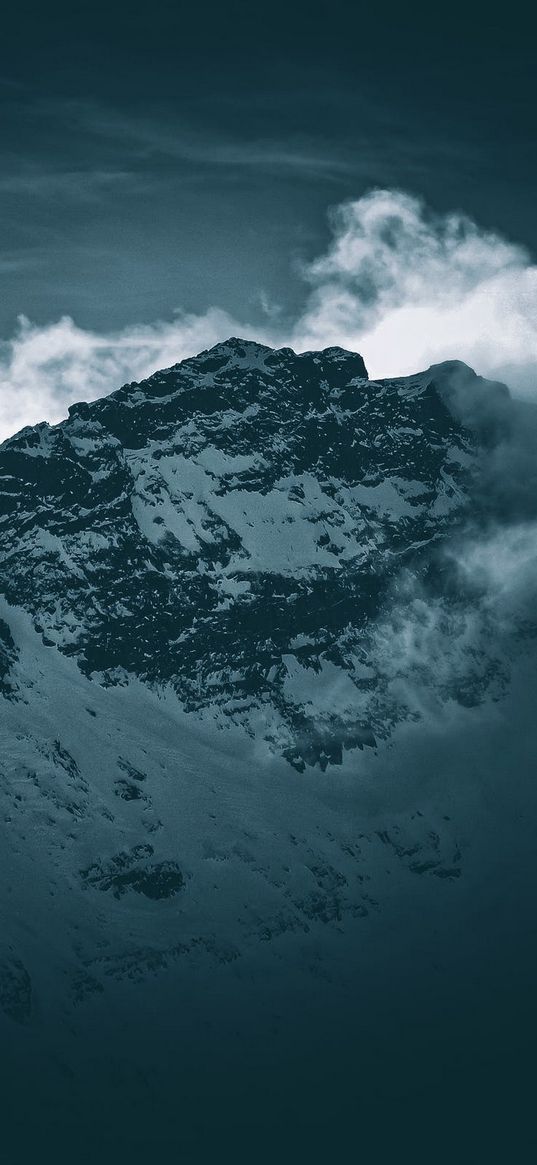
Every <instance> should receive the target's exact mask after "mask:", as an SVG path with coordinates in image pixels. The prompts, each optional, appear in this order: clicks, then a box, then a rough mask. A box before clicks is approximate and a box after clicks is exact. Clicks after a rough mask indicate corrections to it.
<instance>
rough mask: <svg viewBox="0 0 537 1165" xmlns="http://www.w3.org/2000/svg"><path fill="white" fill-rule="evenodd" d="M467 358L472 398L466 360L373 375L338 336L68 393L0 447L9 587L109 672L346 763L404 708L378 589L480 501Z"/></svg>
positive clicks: (1, 558)
mask: <svg viewBox="0 0 537 1165" xmlns="http://www.w3.org/2000/svg"><path fill="white" fill-rule="evenodd" d="M461 369H463V372H464V375H463V376H462V381H463V382H464V383H463V389H464V392H465V393H466V397H465V399H467V398H468V393H470V395H471V392H472V391H473V387H476V386H478V385H479V386H480V391H481V392H482V391H483V388H482V385H483V384H484V382H482V381H480V380H479V378H477V377H475V376H474V374H473V373H471V371H470V370H469V369H465V368H464V366H461V365H454V366H453V367H452V366H450V365H446V366H439V367H438V368H435V369H432V370H430V371H429V373H421V374H419V375H416V376H414V377H407V378H403V379H398V380H386V381H380V382H374V381H370V380H368V379H367V372H366V369H365V365H364V362H363V360H362V358H361V357H360V356H358V355H356V354H354V353H350V352H345V351H343V350H342V349H339V348H328V349H326V350H325V351H323V352H316V353H306V354H304V355H299V356H297V355H295V353H294V352H293V351H292V350H291V349H288V348H284V349H281V350H279V351H274V350H272V349H270V348H266V347H263V346H261V345H258V344H254V343H251V342H245V341H240V340H230V341H228V342H227V343H225V344H219V345H217V346H216V347H215V348H213V349H211V350H210V351H208V352H203V353H201V355H200V356H198V357H196V358H194V359H191V360H186V361H184V362H183V363H182V364H178V365H175V366H174V367H173V368H170V369H167V370H165V371H162V372H157V373H155V375H154V376H152V377H150V378H149V379H148V380H147V381H144V382H143V383H141V384H130V385H126V386H124V387H123V388H121V389H120V390H119V391H118V392H115V393H113V394H112V395H111V396H109V397H107V398H105V399H103V400H100V401H97V402H95V403H94V404H79V405H74V406H73V407H72V408H71V409H70V416H69V419H68V420H67V421H65V422H63V423H62V424H60V425H57V426H55V427H53V428H49V427H48V426H47V425H39V426H37V427H35V428H33V429H25V430H23V431H22V432H21V433H20V434H18V435H17V436H15V437H13V438H12V439H11V440H9V441H7V442H6V443H5V444H4V445H3V446H2V448H1V450H0V489H1V492H0V531H1V539H2V540H1V547H2V549H1V553H0V587H1V588H2V590H3V591H4V593H5V596H6V598H7V601H8V602H9V603H10V604H16V605H19V606H21V605H22V606H23V607H24V608H25V609H26V610H27V611H28V612H30V613H31V615H32V616H33V620H34V624H35V627H36V628H37V630H38V631H39V632H40V633H41V635H42V638H43V642H44V643H45V644H47V645H49V646H50V647H51V648H52V647H57V648H58V649H59V650H60V651H61V652H63V653H65V654H68V655H72V656H74V657H75V658H76V660H77V662H78V664H79V666H80V668H81V669H82V670H83V672H84V673H86V674H87V675H91V676H92V677H94V678H95V680H96V681H97V682H100V683H103V684H110V683H118V682H124V681H125V679H126V678H127V677H128V676H129V675H135V676H138V677H140V678H142V679H143V680H144V681H147V682H149V683H151V684H171V685H172V686H173V688H174V689H175V691H176V692H177V695H178V697H179V698H180V700H181V701H182V702H183V703H184V706H185V707H186V709H187V710H198V711H199V710H203V709H204V708H207V707H208V706H210V707H211V708H212V709H213V710H214V711H215V713H216V712H217V714H218V715H219V716H223V717H226V716H228V717H232V718H233V719H234V720H239V721H241V722H242V723H243V724H244V725H245V727H246V728H247V730H248V731H250V732H251V733H252V734H259V733H261V734H262V735H263V736H264V737H265V738H266V739H267V740H269V741H270V742H271V743H272V746H273V747H274V748H275V749H276V750H277V751H280V752H283V753H284V755H286V756H287V757H288V759H289V760H290V761H291V762H292V763H293V764H294V765H295V766H296V767H298V768H303V767H304V765H305V764H307V763H317V762H319V763H321V765H322V766H323V767H324V766H325V765H326V764H327V763H329V762H331V761H332V762H334V761H335V762H337V761H338V760H340V759H341V750H342V748H343V747H345V746H346V747H362V746H363V745H364V744H371V743H374V740H375V735H376V734H378V733H379V732H380V733H381V734H382V732H383V731H384V730H385V728H386V724H387V722H388V720H389V717H390V716H391V715H395V713H394V712H393V710H390V711H389V712H387V709H386V705H385V702H384V704H383V702H382V701H383V697H382V692H381V691H380V688H379V677H378V675H377V674H376V672H375V669H374V667H373V668H372V667H371V658H370V655H371V651H370V636H371V631H372V628H374V627H375V626H376V625H377V624H378V621H379V619H382V615H383V611H384V609H385V605H386V598H387V595H388V593H390V594H392V595H393V591H394V587H395V588H396V589H397V587H398V586H399V581H398V580H401V579H402V578H403V575H404V572H408V571H409V570H410V571H413V572H420V571H424V570H425V564H426V563H427V564H429V563H430V561H431V554H432V551H433V550H434V549H435V547H436V546H437V545H438V544H439V543H441V541H442V539H443V538H444V537H445V536H446V535H447V534H448V533H449V531H450V530H452V529H453V526H454V524H456V523H457V522H459V521H460V518H461V513H463V512H464V510H465V507H466V506H467V504H468V489H469V486H470V482H471V475H472V467H473V464H474V456H475V452H476V448H477V441H478V438H477V436H476V434H475V432H474V431H473V429H472V427H471V425H467V424H464V423H463V419H461V409H460V408H459V407H458V406H457V401H458V399H459V398H458V397H457V393H456V391H455V389H454V390H453V391H452V392H451V393H450V391H449V385H450V384H451V382H452V379H453V376H456V378H458V379H457V382H458V384H459V385H460V383H461V375H462V374H461ZM446 386H447V387H446ZM476 391H477V388H476ZM459 396H460V393H459ZM456 397H457V399H455V398H456ZM454 401H455V404H454V403H453V402H454ZM467 412H468V415H471V410H470V411H468V410H467ZM429 569H430V567H429ZM431 577H432V576H431ZM10 650H11V648H10V646H9V642H8V641H7V644H6V642H5V640H3V639H1V638H0V685H1V684H2V683H3V684H6V682H7V679H6V677H7V675H8V664H9V651H10ZM120 795H121V796H125V797H129V796H131V793H130V791H129V790H128V789H124V790H123V791H120ZM137 795H138V794H137V793H136V791H134V792H133V793H132V796H134V797H136V796H137Z"/></svg>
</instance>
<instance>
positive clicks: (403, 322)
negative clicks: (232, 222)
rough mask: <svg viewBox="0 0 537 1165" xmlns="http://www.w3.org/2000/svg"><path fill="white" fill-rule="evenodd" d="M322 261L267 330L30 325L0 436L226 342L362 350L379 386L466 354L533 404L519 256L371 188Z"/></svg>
mask: <svg viewBox="0 0 537 1165" xmlns="http://www.w3.org/2000/svg"><path fill="white" fill-rule="evenodd" d="M330 226H331V239H330V243H329V246H328V248H327V250H326V252H325V254H323V255H321V256H320V257H318V258H317V259H316V260H314V261H313V262H312V263H310V264H309V265H308V266H305V267H303V268H302V270H301V271H300V277H301V278H302V279H303V281H304V283H305V286H306V287H307V293H306V301H305V306H304V309H303V311H302V314H301V315H300V318H298V319H296V320H290V321H287V322H284V321H283V320H282V318H281V315H279V314H278V313H277V312H275V311H274V310H272V311H271V312H270V313H267V319H266V322H265V324H264V325H263V326H261V327H260V326H259V325H254V324H252V323H251V322H249V323H245V322H244V321H242V322H241V321H240V320H237V319H234V318H232V317H231V316H230V315H229V314H228V313H227V312H225V311H223V310H221V309H220V308H218V307H210V308H208V310H207V311H206V312H205V313H203V314H201V315H192V314H190V315H184V314H178V315H176V316H175V317H174V318H173V319H172V320H171V321H168V322H162V321H157V322H156V323H154V324H139V325H132V326H131V327H128V328H126V329H124V330H123V331H120V332H115V333H110V334H98V333H96V332H91V331H88V330H85V329H83V328H80V327H78V326H77V325H76V323H75V322H74V321H73V320H72V319H70V318H69V317H64V318H62V319H61V320H59V321H57V322H55V323H52V324H49V325H47V326H45V327H38V326H36V325H33V324H32V323H30V321H29V320H27V319H26V318H24V317H22V318H21V319H20V321H19V327H18V330H17V332H16V334H15V335H14V336H13V337H12V338H11V339H10V340H7V341H4V342H1V343H0V438H5V437H7V436H9V435H10V434H11V433H13V432H15V431H16V430H17V429H20V428H21V427H22V426H24V425H26V424H34V423H36V422H37V421H40V420H48V421H50V422H55V421H58V420H60V419H61V418H62V417H63V416H64V415H65V413H66V409H67V406H68V404H70V403H72V402H73V401H75V400H80V399H83V400H91V399H94V398H95V397H98V396H102V395H103V394H105V393H107V392H111V391H112V390H113V389H114V388H117V387H119V386H120V385H121V384H123V383H125V382H126V381H130V380H139V379H141V378H142V377H144V376H147V375H149V374H150V373H151V372H153V371H154V370H155V369H156V368H159V367H160V368H162V367H167V366H169V365H170V364H173V363H175V362H176V361H178V360H181V359H183V358H185V357H186V356H190V355H194V354H195V353H196V352H198V351H200V350H201V349H203V348H207V347H210V346H211V345H212V344H214V343H217V342H218V341H219V340H223V339H225V338H226V337H227V336H229V335H230V334H239V335H243V336H245V337H250V338H256V339H258V340H261V341H265V342H267V343H270V344H276V345H278V344H281V345H284V344H290V345H292V346H293V347H294V348H296V349H297V350H299V351H304V350H307V349H309V348H318V347H326V346H329V345H333V344H339V345H341V346H342V347H345V348H350V349H357V350H359V351H360V352H361V353H362V355H363V356H364V358H365V361H366V364H367V366H368V368H369V371H370V375H372V376H374V377H382V376H395V375H403V374H405V373H411V372H415V371H417V370H418V369H422V368H424V367H427V366H428V365H429V364H432V363H436V362H437V361H440V360H444V359H453V358H456V359H459V360H464V361H465V362H466V363H468V364H470V365H471V366H472V367H474V368H475V369H476V371H478V372H479V373H481V374H482V375H484V376H491V377H494V378H495V379H503V380H505V381H506V382H507V383H508V384H509V385H510V387H511V388H512V389H513V390H514V391H515V393H516V394H517V395H521V396H526V397H529V398H532V397H533V396H534V394H535V396H537V328H536V326H535V321H536V319H537V266H536V265H534V264H533V263H532V262H531V260H530V257H529V255H528V254H527V252H526V251H525V250H524V248H522V247H520V246H518V245H516V244H513V243H511V242H508V241H506V240H505V239H503V238H501V237H500V236H499V235H497V234H493V233H490V232H486V231H484V230H482V229H480V227H479V226H478V225H477V224H476V223H474V222H473V221H472V220H471V219H469V218H468V217H466V216H465V215H462V214H459V213H456V214H455V213H454V214H449V215H444V216H440V215H435V214H433V213H431V212H430V211H429V210H428V209H427V207H426V206H425V205H424V204H423V203H422V202H421V201H420V200H419V199H417V198H414V197H412V196H410V195H408V194H405V193H402V192H400V191H396V190H376V191H373V192H371V193H369V194H366V195H365V196H364V197H363V198H360V199H358V200H355V201H350V202H346V203H344V204H343V205H341V206H339V207H337V208H336V209H335V210H334V211H333V212H332V213H331V216H330Z"/></svg>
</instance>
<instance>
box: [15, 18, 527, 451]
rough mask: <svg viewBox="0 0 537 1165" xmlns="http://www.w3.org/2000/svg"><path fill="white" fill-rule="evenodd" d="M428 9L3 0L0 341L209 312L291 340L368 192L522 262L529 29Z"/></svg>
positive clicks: (110, 328) (512, 20)
mask: <svg viewBox="0 0 537 1165" xmlns="http://www.w3.org/2000/svg"><path fill="white" fill-rule="evenodd" d="M427 7H428V11H426V10H425V8H422V7H421V6H420V5H419V4H414V5H411V10H410V11H409V9H408V7H407V6H405V5H401V4H399V5H391V4H387V5H386V4H384V5H375V6H373V5H369V4H368V5H366V4H362V3H360V2H355V3H348V2H347V3H342V2H341V0H331V2H330V3H324V4H323V3H315V0H313V2H310V3H303V2H302V0H298V2H297V0H292V2H288V3H287V4H285V5H284V4H281V3H276V4H271V5H267V6H263V5H257V4H253V3H242V2H238V3H237V2H236V3H233V2H232V0H231V2H228V3H226V4H215V3H211V4H207V3H198V4H197V5H194V6H192V5H189V6H186V5H183V4H181V3H177V2H175V3H165V2H163V0H155V2H154V3H153V4H150V5H149V4H147V3H144V4H143V5H142V4H138V3H137V2H136V0H134V2H133V3H129V4H127V3H118V2H117V0H111V2H108V3H106V4H105V3H103V2H102V0H92V2H91V3H90V2H88V3H84V2H83V3H77V4H73V3H69V4H67V3H65V4H55V3H52V4H46V5H45V4H42V3H39V4H37V3H36V2H35V0H30V4H29V5H28V6H26V7H24V8H23V7H22V6H15V5H10V6H9V9H8V11H7V12H6V13H5V14H4V17H3V30H2V43H1V46H0V96H1V100H2V121H1V129H0V160H1V167H0V275H1V279H2V295H1V296H0V338H1V339H2V340H3V341H9V340H12V339H13V336H14V335H15V334H16V333H17V317H18V316H20V315H21V314H23V315H24V316H26V317H27V318H28V319H29V320H30V321H31V322H32V324H34V325H37V326H38V327H39V328H42V327H43V326H46V325H51V324H54V323H55V322H56V321H58V319H59V318H60V317H62V316H63V315H68V316H70V317H71V318H72V319H73V320H74V323H75V325H76V326H77V327H78V328H79V329H82V330H86V331H87V330H90V331H91V332H92V333H96V334H99V335H101V334H103V333H107V334H109V333H111V332H112V333H113V332H120V331H122V330H124V329H131V328H132V327H134V326H138V325H143V324H154V323H155V321H161V322H163V323H164V324H166V322H168V323H169V322H170V321H171V320H172V319H173V317H174V313H176V312H177V311H183V312H187V313H193V314H194V315H195V316H200V315H201V316H202V317H203V315H204V313H206V312H207V311H208V310H209V309H211V310H214V309H217V310H219V311H221V312H224V313H226V318H227V317H229V318H230V319H231V320H232V321H237V322H238V324H239V325H240V326H241V328H242V330H243V331H244V330H247V329H248V327H249V326H250V327H251V328H252V329H253V330H254V332H256V331H257V332H258V333H259V334H261V333H263V334H264V335H266V334H267V329H268V328H269V326H272V327H273V328H274V326H275V325H276V324H278V327H279V330H280V333H281V335H282V336H284V337H285V338H287V337H288V336H289V335H291V334H297V335H298V334H299V333H300V330H301V329H300V327H298V330H297V321H299V320H300V319H301V318H302V315H303V313H304V312H306V313H307V312H308V311H309V310H310V309H309V307H308V302H309V299H308V297H310V295H311V281H308V279H307V278H306V279H305V278H304V270H303V268H304V265H306V267H308V265H311V264H312V263H313V264H315V263H316V262H317V261H318V260H319V257H322V256H325V255H326V254H327V251H329V250H330V247H331V246H332V244H333V237H334V235H333V232H334V226H333V220H332V226H331V225H330V223H331V220H330V218H329V215H328V211H329V208H331V207H337V206H341V205H342V204H344V203H345V202H346V201H348V200H353V202H355V203H356V202H359V201H360V199H362V198H363V197H364V195H367V193H368V192H369V191H370V190H371V189H373V188H375V187H381V188H383V189H390V190H403V191H405V192H407V193H408V194H409V195H410V196H414V197H419V198H420V199H423V200H424V202H425V204H426V205H427V207H428V208H429V212H430V213H432V214H437V215H440V216H443V215H446V214H447V213H448V212H453V211H462V212H464V214H465V215H467V216H469V217H470V218H471V219H473V220H475V222H476V223H477V224H478V226H479V230H480V231H481V232H485V233H486V232H489V231H493V232H494V233H495V235H496V236H501V237H502V238H504V239H506V240H508V241H511V242H516V243H517V244H522V245H523V246H525V247H526V248H527V249H528V256H527V259H526V260H525V262H528V263H530V264H531V256H532V254H534V253H535V252H536V251H537V219H536V216H535V213H534V207H535V203H536V193H537V192H536V186H537V154H536V142H537V133H536V129H537V125H536V122H537V103H536V102H535V99H534V60H533V47H532V46H533V40H532V37H531V35H530V31H531V30H530V29H529V28H528V29H527V35H526V34H525V27H524V22H523V19H522V18H521V19H515V18H514V17H515V14H514V11H513V9H512V8H511V9H510V21H509V25H508V26H506V25H504V24H503V23H502V22H501V20H500V18H499V17H498V18H496V17H495V15H494V13H493V12H492V11H491V8H490V6H483V7H482V9H481V10H480V11H478V9H477V8H476V6H475V5H474V6H472V9H471V11H469V10H468V6H467V5H466V6H462V5H461V6H460V7H457V6H453V5H451V6H450V7H449V11H443V12H442V13H441V14H440V15H439V13H438V10H437V8H436V6H434V5H431V4H429V5H428V6H427ZM302 330H304V329H302ZM356 331H357V329H356V328H354V330H352V329H351V333H352V337H354V336H355V334H356ZM201 334H203V328H202V329H201ZM212 338H213V336H212V334H210V329H208V342H210V341H211V340H212ZM320 339H321V340H322V339H326V341H327V342H330V339H331V336H330V335H329V334H327V335H326V337H325V336H321V337H320ZM453 339H455V340H456V335H455V336H454V337H453ZM334 342H340V340H339V341H338V340H335V341H334ZM200 346H202V347H203V346H204V345H203V343H201V344H200ZM179 347H180V345H179ZM6 351H7V349H6V348H5V347H4V349H3V350H2V352H1V353H0V354H1V355H2V359H3V361H4V362H5V360H6V359H7V358H8V357H6ZM182 354H183V353H182V351H180V350H179V351H178V356H180V355H182ZM453 354H454V355H456V354H457V353H453ZM499 363H500V364H501V360H500V361H499ZM138 372H139V369H138V367H135V368H134V369H133V375H135V374H137V373H138ZM10 383H11V381H10ZM110 387H114V385H113V384H110ZM25 388H26V389H27V390H29V389H30V388H31V386H29V385H28V384H27V385H26V386H25ZM9 391H10V389H9V388H4V390H3V404H4V412H5V411H6V407H8V408H9V410H11V408H12V398H11V397H10V396H9V395H8V394H9ZM36 391H37V389H36ZM89 391H90V394H91V391H93V390H92V389H91V386H90V389H89ZM79 395H84V393H83V392H80V393H79ZM19 412H20V410H19ZM22 415H23V414H22V413H21V416H22ZM28 415H29V414H28ZM26 416H27V413H26V412H25V413H24V417H26ZM19 419H20V418H19V417H18V416H17V417H16V418H15V420H17V421H18V420H19ZM30 419H32V418H30ZM35 419H37V417H36V418H35ZM4 432H5V429H4Z"/></svg>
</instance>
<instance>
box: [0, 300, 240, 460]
mask: <svg viewBox="0 0 537 1165" xmlns="http://www.w3.org/2000/svg"><path fill="white" fill-rule="evenodd" d="M233 331H236V325H235V324H234V322H233V320H232V319H231V317H230V316H228V315H227V313H226V312H223V311H219V310H217V309H215V308H212V309H210V310H209V311H207V312H206V313H205V314H204V315H199V316H196V315H178V316H177V317H176V318H175V319H174V320H172V321H171V322H169V323H156V324H153V325H146V326H144V325H138V326H133V327H131V328H125V329H124V330H123V331H120V332H115V333H110V334H109V335H100V334H98V333H97V332H91V331H87V330H85V329H84V328H79V327H77V325H76V324H75V323H74V322H73V320H72V319H70V318H69V317H68V316H65V317H63V318H62V319H60V320H58V322H57V323H53V324H50V325H48V326H47V327H37V326H35V325H33V324H31V323H30V321H29V320H27V319H26V318H25V317H21V318H20V320H19V327H18V330H17V333H16V335H15V336H14V337H13V339H12V340H10V341H9V342H5V343H3V344H0V437H2V438H5V437H7V436H9V434H11V433H14V432H16V431H17V430H18V429H20V428H22V427H23V426H24V425H28V424H35V423H36V422H37V421H40V420H48V421H49V422H56V421H58V420H60V419H61V418H62V417H64V416H65V415H66V411H67V406H68V404H70V403H73V402H74V401H76V400H94V399H95V398H96V397H99V396H103V395H105V394H106V393H108V392H111V391H112V390H113V389H114V388H117V387H119V386H120V385H121V384H124V383H126V382H128V381H131V380H140V379H142V378H143V377H144V376H149V375H150V373H151V372H154V371H155V369H156V368H162V367H169V366H170V365H171V364H175V363H176V361H178V360H182V359H184V358H185V357H186V356H191V355H192V354H193V353H194V352H198V351H200V350H202V349H203V348H207V347H210V346H211V345H212V344H216V343H217V342H218V341H219V340H222V339H224V338H225V337H226V336H228V335H229V334H230V332H233Z"/></svg>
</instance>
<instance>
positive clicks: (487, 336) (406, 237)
mask: <svg viewBox="0 0 537 1165" xmlns="http://www.w3.org/2000/svg"><path fill="white" fill-rule="evenodd" d="M332 232H333V235H332V241H331V243H330V246H329V248H328V250H327V252H326V254H325V255H323V256H321V257H320V258H318V259H316V260H315V262H313V263H311V264H310V265H309V267H307V268H306V269H305V270H304V276H305V278H306V279H307V281H308V282H309V284H310V287H311V292H310V297H309V301H308V303H307V305H306V309H305V311H304V313H303V316H302V318H301V319H300V320H299V321H298V323H297V324H296V326H295V329H294V333H293V339H294V342H295V344H297V345H298V346H299V347H302V348H304V347H305V348H310V347H318V346H322V345H323V344H325V343H326V342H327V338H329V340H328V342H330V343H332V344H340V345H341V346H342V347H348V348H356V347H358V348H359V349H360V351H361V352H362V354H363V356H364V358H365V360H366V364H367V366H368V368H369V371H370V374H371V375H372V376H375V377H382V376H396V375H401V374H404V373H411V372H415V371H417V370H418V369H421V368H424V367H427V366H428V365H429V364H433V363H437V362H439V361H441V360H446V359H454V358H456V359H459V360H464V361H465V362H466V363H468V364H470V365H471V366H472V367H475V368H476V370H477V371H478V372H480V373H481V374H483V375H485V376H493V377H495V378H496V379H505V380H507V381H508V382H509V384H510V385H511V386H512V387H513V388H514V389H515V390H516V391H517V392H519V393H525V394H528V393H531V392H533V391H534V390H535V389H537V376H536V369H537V329H536V327H535V320H536V318H537V266H535V265H533V264H532V263H531V261H530V258H529V256H528V254H527V252H526V251H525V250H524V248H523V247H520V246H517V245H516V244H513V243H510V242H507V241H506V240H505V239H502V238H501V237H500V236H499V235H497V234H494V233H491V232H487V231H483V230H481V229H480V228H479V227H478V226H477V225H476V224H475V223H474V222H472V220H471V219H469V218H468V217H467V216H465V215H463V214H458V213H457V214H448V215H445V216H439V215H434V214H432V213H430V212H429V211H428V210H427V208H426V207H425V206H424V204H423V203H422V202H421V201H420V200H419V199H417V198H414V197H411V196H410V195H408V194H404V193H401V192H400V191H393V190H379V191H373V192H372V193H370V194H367V195H365V196H364V197H363V198H361V199H359V200H357V201H353V202H347V203H345V204H343V205H342V206H340V207H338V208H337V209H336V210H335V211H334V213H333V215H332Z"/></svg>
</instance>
